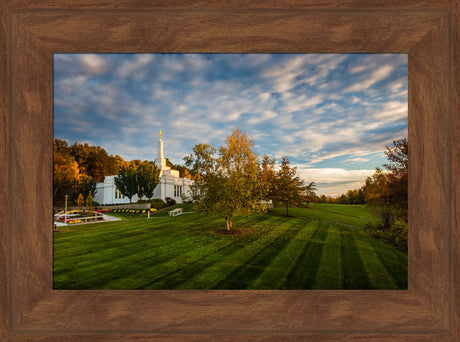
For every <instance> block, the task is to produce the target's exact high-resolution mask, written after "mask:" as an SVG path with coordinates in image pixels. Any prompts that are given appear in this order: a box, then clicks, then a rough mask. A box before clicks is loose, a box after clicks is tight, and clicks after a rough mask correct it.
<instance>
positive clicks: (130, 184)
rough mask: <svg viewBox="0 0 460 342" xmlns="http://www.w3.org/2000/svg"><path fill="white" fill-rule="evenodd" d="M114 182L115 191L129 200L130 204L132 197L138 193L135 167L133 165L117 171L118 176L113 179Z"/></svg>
mask: <svg viewBox="0 0 460 342" xmlns="http://www.w3.org/2000/svg"><path fill="white" fill-rule="evenodd" d="M114 181H115V186H116V187H117V189H118V190H119V191H120V192H121V193H122V194H123V195H125V196H126V197H128V198H129V203H132V198H133V196H134V195H135V194H137V193H138V192H139V184H138V182H137V169H136V167H135V166H134V165H128V166H126V167H123V168H122V169H121V170H120V171H118V176H117V177H115V178H114Z"/></svg>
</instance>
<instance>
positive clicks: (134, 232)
mask: <svg viewBox="0 0 460 342" xmlns="http://www.w3.org/2000/svg"><path fill="white" fill-rule="evenodd" d="M125 230H126V233H125V234H123V237H122V238H120V239H113V240H106V239H102V240H100V241H99V242H98V243H91V242H89V241H86V240H84V239H82V240H77V241H75V244H76V246H75V247H74V249H72V250H70V251H69V250H67V249H66V250H64V251H59V252H56V253H55V266H56V267H57V269H60V268H59V264H61V265H65V264H66V261H67V260H66V259H68V258H70V259H78V262H75V260H74V262H73V263H72V264H73V265H75V264H76V263H77V264H78V263H80V262H85V261H88V260H91V261H96V260H97V259H98V258H100V257H101V256H102V257H103V260H104V259H110V258H111V257H117V255H119V254H120V251H122V252H123V251H126V250H130V247H131V246H134V247H138V249H142V247H145V246H146V243H149V245H150V244H153V245H155V246H156V245H159V244H163V243H164V242H163V241H164V240H163V239H164V238H168V239H170V240H174V241H176V242H180V241H181V240H182V239H184V238H187V234H184V232H183V231H181V230H177V229H174V228H166V229H162V230H157V229H156V228H146V227H145V226H144V228H143V229H136V228H134V229H133V228H132V227H131V226H128V225H127V226H125ZM130 233H131V235H130ZM101 234H102V235H103V234H104V232H102V231H101ZM191 235H192V236H194V237H198V236H199V235H196V234H191ZM139 247H141V248H139ZM101 251H102V252H101ZM121 256H123V255H121Z"/></svg>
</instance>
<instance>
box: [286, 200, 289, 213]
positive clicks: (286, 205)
mask: <svg viewBox="0 0 460 342" xmlns="http://www.w3.org/2000/svg"><path fill="white" fill-rule="evenodd" d="M286 216H289V215H288V203H286Z"/></svg>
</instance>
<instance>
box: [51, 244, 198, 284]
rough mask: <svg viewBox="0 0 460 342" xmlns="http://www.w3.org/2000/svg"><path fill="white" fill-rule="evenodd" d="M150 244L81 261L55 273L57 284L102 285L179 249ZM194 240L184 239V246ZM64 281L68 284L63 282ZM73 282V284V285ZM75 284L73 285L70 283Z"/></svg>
mask: <svg viewBox="0 0 460 342" xmlns="http://www.w3.org/2000/svg"><path fill="white" fill-rule="evenodd" d="M156 242H157V244H156V245H155V246H152V247H149V248H146V246H145V248H143V249H141V250H139V249H129V250H127V249H124V252H123V253H119V254H118V255H117V256H116V257H113V258H107V257H106V256H103V257H102V258H100V259H99V260H94V262H91V263H88V264H85V265H81V264H80V265H79V266H78V267H75V268H74V269H73V270H70V271H69V272H63V273H58V272H56V273H55V277H54V279H55V283H54V285H55V288H85V287H86V286H89V285H90V286H91V287H90V288H99V287H100V286H103V285H104V284H105V283H107V282H109V281H111V280H113V279H118V278H121V277H125V276H126V275H127V274H130V273H132V272H136V271H137V270H138V269H142V268H144V267H146V266H148V265H151V264H156V263H162V262H166V261H168V260H170V258H171V257H174V256H175V255H177V254H178V253H181V252H179V251H177V250H176V251H175V250H174V249H173V248H171V246H170V245H164V246H161V245H160V244H158V241H156ZM191 243H193V242H191V241H184V242H183V247H184V248H186V247H187V245H188V244H191ZM63 283H64V284H63ZM69 284H70V285H69ZM66 286H71V287H66Z"/></svg>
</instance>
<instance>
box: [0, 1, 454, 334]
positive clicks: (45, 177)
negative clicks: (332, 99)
mask: <svg viewBox="0 0 460 342" xmlns="http://www.w3.org/2000/svg"><path fill="white" fill-rule="evenodd" d="M0 8H1V22H0V23H1V26H0V29H1V31H0V37H1V38H0V39H1V45H0V56H1V57H0V58H1V60H0V62H1V68H0V70H1V76H0V79H1V80H0V87H1V92H0V94H1V95H0V96H1V102H0V105H1V112H0V122H1V132H2V134H1V135H0V139H1V144H0V160H1V162H0V163H1V164H0V182H1V183H0V189H1V191H0V205H1V207H0V226H1V230H0V270H1V272H0V339H6V340H8V341H93V340H97V341H115V340H135V341H147V340H158V341H170V340H180V341H187V340H196V341H198V340H199V341H204V340H264V341H271V340H273V341H278V340H283V341H289V340H302V341H459V340H460V325H459V323H460V289H459V286H460V272H459V270H460V248H459V247H460V232H459V226H458V218H459V217H460V211H459V205H458V199H459V185H458V184H459V180H458V179H459V177H458V175H459V157H460V155H459V148H458V146H459V144H458V143H459V139H460V122H459V110H460V106H459V101H460V98H459V86H458V85H459V80H460V60H459V57H460V46H459V42H460V41H459V39H460V22H459V15H460V4H459V2H458V1H457V0H451V1H447V0H446V1H438V0H425V1H424V0H421V1H397V0H394V1H385V2H380V1H364V0H363V1H359V0H357V1H354V2H350V1H344V2H343V3H341V2H340V1H327V0H317V1H313V0H305V1H296V0H287V1H283V2H282V4H276V3H274V2H271V1H265V0H262V1H254V2H253V3H251V2H247V1H238V0H234V1H228V2H226V3H224V4H219V3H217V2H216V3H214V2H205V1H203V2H200V1H195V2H188V1H175V2H172V3H170V2H168V1H164V2H163V1H156V2H149V1H113V3H112V5H110V4H107V2H105V1H86V0H78V1H74V0H62V1H53V0H49V1H42V2H34V1H19V0H17V1H15V0H12V1H5V2H2V5H1V7H0ZM66 52H100V53H102V52H287V53H290V52H292V53H294V52H295V53H308V52H316V53H319V52H321V53H330V52H335V53H337V52H348V53H359V52H378V53H386V52H388V53H408V57H409V88H408V89H409V137H408V138H409V141H410V144H411V151H410V155H409V159H410V170H409V253H408V257H409V275H408V276H409V289H408V290H401V291H399V290H397V291H376V290H372V291H363V290H352V291H311V290H305V291H297V290H296V291H282V290H274V291H271V290H270V291H264V290H260V291H259V290H258V291H246V290H245V291H232V290H222V291H221V290H218V291H214V290H213V291H173V290H159V291H111V290H110V291H109V290H107V291H96V290H88V291H66V290H53V289H52V248H53V244H52V238H53V232H52V214H51V213H52V158H53V154H52V140H53V129H52V127H53V114H52V105H53V70H52V68H53V62H52V56H53V53H66Z"/></svg>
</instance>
